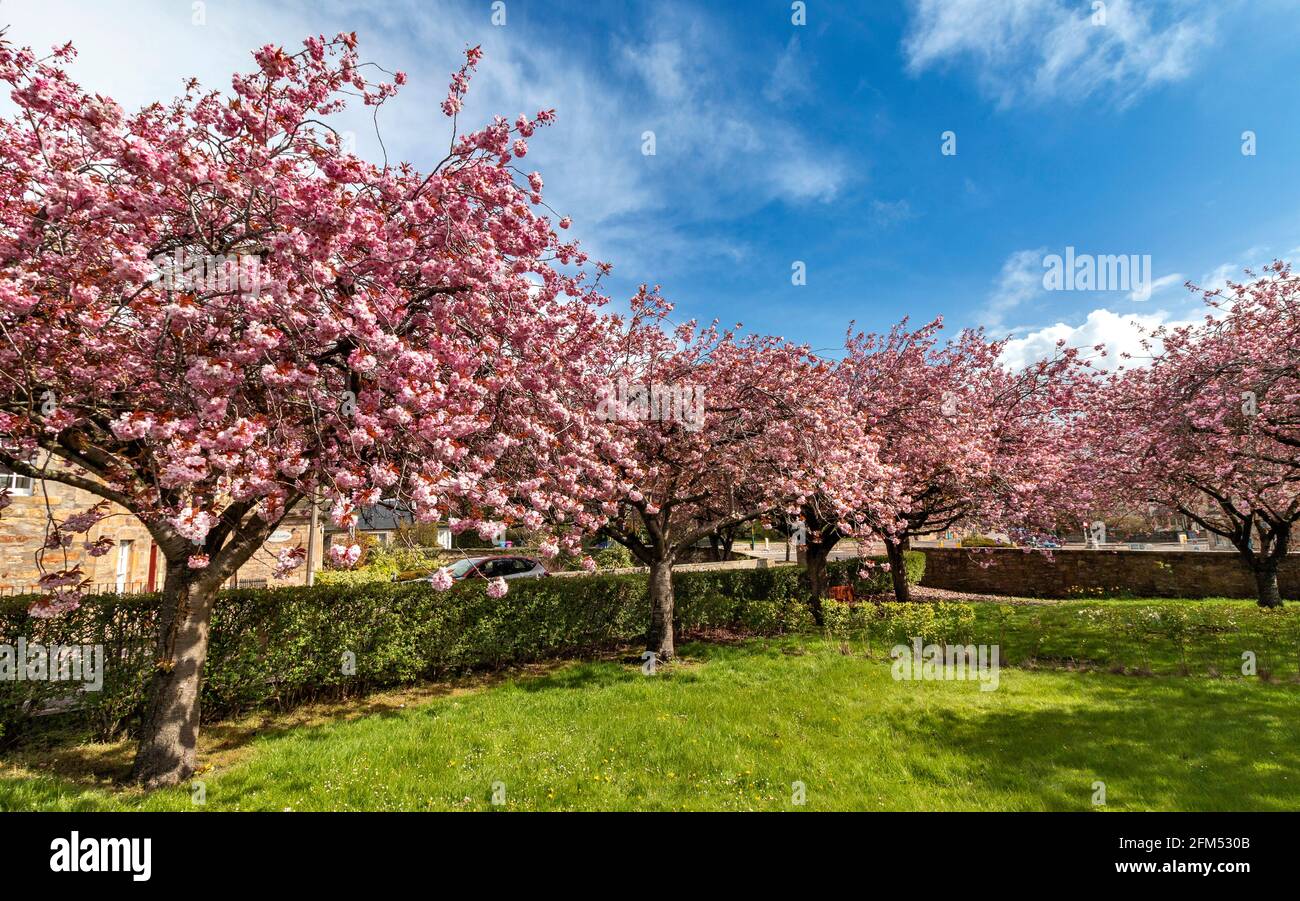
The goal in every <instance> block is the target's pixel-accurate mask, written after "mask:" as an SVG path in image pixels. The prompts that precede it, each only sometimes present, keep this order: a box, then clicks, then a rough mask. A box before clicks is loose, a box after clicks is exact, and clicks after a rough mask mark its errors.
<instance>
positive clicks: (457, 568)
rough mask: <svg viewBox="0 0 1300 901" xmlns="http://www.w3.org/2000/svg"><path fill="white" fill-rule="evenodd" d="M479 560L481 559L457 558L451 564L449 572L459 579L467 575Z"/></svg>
mask: <svg viewBox="0 0 1300 901" xmlns="http://www.w3.org/2000/svg"><path fill="white" fill-rule="evenodd" d="M481 562H482V561H480V560H457V561H456V562H455V563H453V564H452V565H451V567H450V570H449V572H450V573H451V575H452V578H455V579H460V578H463V577H465V576H467V575H469V574H470V572H471V571H472V570H473V569H474V568H475V567H476V566H478V564H479V563H481Z"/></svg>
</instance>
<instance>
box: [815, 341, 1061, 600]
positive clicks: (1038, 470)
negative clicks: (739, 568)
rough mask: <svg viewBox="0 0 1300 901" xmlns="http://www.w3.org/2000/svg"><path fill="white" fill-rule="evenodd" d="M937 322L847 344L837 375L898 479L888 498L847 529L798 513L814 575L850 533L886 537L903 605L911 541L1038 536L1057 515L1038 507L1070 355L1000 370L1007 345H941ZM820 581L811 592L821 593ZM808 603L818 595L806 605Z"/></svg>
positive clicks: (1057, 438)
mask: <svg viewBox="0 0 1300 901" xmlns="http://www.w3.org/2000/svg"><path fill="white" fill-rule="evenodd" d="M941 329H942V320H936V321H934V322H931V323H929V324H928V325H925V326H923V327H921V328H919V329H916V330H909V329H908V328H907V324H906V322H905V321H904V322H903V323H900V324H899V325H897V326H895V327H894V328H893V329H892V330H891V331H890V332H889V333H888V334H885V335H877V334H863V333H859V334H857V335H851V336H850V337H849V340H848V342H847V353H846V356H845V358H844V360H843V361H842V364H841V366H840V371H839V375H840V377H841V379H842V385H843V390H844V391H845V393H846V396H847V398H848V401H849V403H850V404H851V406H852V408H853V410H854V415H855V417H856V418H857V420H858V422H859V423H860V425H861V427H862V430H863V431H864V432H865V433H866V434H867V435H870V436H871V437H872V438H874V439H875V441H876V442H877V443H878V445H879V459H880V462H881V464H883V465H884V466H885V467H887V468H888V469H889V470H890V471H891V472H892V473H893V475H894V477H893V479H892V481H891V483H890V486H889V491H888V493H887V494H886V495H884V496H882V497H880V498H878V499H869V500H868V502H866V503H864V504H860V505H859V506H858V507H857V508H856V509H854V510H853V512H852V515H851V516H850V517H849V518H848V519H844V518H840V517H837V516H828V515H827V512H828V508H827V507H826V506H824V505H822V506H819V507H815V506H813V505H805V509H804V511H803V512H804V520H805V522H806V525H807V529H808V547H807V558H808V566H809V570H810V572H820V571H822V570H823V569H824V567H825V560H826V557H827V555H828V554H829V553H830V550H831V549H832V548H833V547H834V546H835V544H836V543H838V542H839V540H840V539H841V538H842V537H844V536H845V534H847V533H848V531H849V530H850V529H856V530H858V531H859V532H865V533H867V534H870V533H878V534H880V535H882V536H883V538H884V543H885V548H886V552H887V555H888V558H889V567H890V571H891V575H892V581H893V584H894V593H895V596H896V597H897V598H898V599H899V600H903V601H905V600H909V599H910V589H909V586H908V584H907V578H906V567H905V565H904V556H903V552H904V551H905V550H906V549H907V548H908V547H909V545H910V542H911V540H912V539H913V538H917V537H920V536H925V535H933V534H936V533H940V532H944V531H946V530H948V529H950V528H952V527H953V526H955V525H957V524H958V523H972V524H979V525H981V526H982V527H985V528H1011V527H1019V528H1040V527H1042V526H1044V525H1046V524H1048V523H1049V522H1050V521H1051V518H1052V517H1053V516H1054V511H1053V510H1052V508H1049V507H1048V505H1047V504H1045V503H1044V501H1043V499H1042V498H1043V496H1044V495H1045V493H1046V492H1048V491H1049V489H1050V483H1051V481H1052V480H1053V479H1054V478H1055V476H1056V473H1058V472H1059V471H1060V466H1059V464H1058V463H1055V462H1054V461H1057V460H1059V459H1061V457H1062V454H1063V449H1064V445H1063V441H1064V437H1065V433H1064V429H1063V423H1064V420H1063V419H1062V414H1063V413H1064V412H1065V411H1067V410H1068V409H1070V405H1071V403H1072V400H1071V398H1072V395H1073V390H1074V388H1073V383H1074V378H1073V375H1074V374H1076V373H1077V372H1079V371H1081V369H1082V368H1083V365H1084V364H1082V363H1081V362H1080V361H1079V354H1078V352H1077V351H1075V350H1066V349H1063V348H1062V349H1060V350H1059V352H1058V353H1057V354H1056V355H1055V356H1053V357H1052V358H1051V359H1047V360H1042V361H1039V362H1037V363H1035V364H1034V365H1032V366H1030V367H1028V368H1026V369H1024V370H1022V371H1020V372H1012V371H1010V370H1008V369H1006V368H1005V367H1003V366H1002V364H1001V362H1000V359H999V358H1000V356H1001V354H1002V351H1003V349H1004V347H1005V342H1000V341H990V340H988V339H987V338H985V336H984V335H983V334H982V333H981V332H978V331H970V330H967V331H963V332H962V333H961V334H960V335H958V336H957V337H956V338H955V339H953V340H951V341H948V342H942V341H941V339H940V332H941ZM823 581H824V580H820V579H818V580H815V581H814V585H815V587H816V589H817V591H820V589H821V588H822V585H823ZM814 597H816V592H815V593H814Z"/></svg>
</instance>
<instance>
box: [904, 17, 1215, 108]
mask: <svg viewBox="0 0 1300 901" xmlns="http://www.w3.org/2000/svg"><path fill="white" fill-rule="evenodd" d="M1160 12H1161V13H1162V14H1161V15H1159V16H1157V15H1156V14H1155V10H1151V9H1142V8H1139V6H1138V4H1136V3H1134V2H1132V0H1107V2H1106V4H1105V24H1094V13H1093V11H1092V5H1091V4H1090V3H1083V2H1078V3H1075V2H1067V0H912V2H911V14H912V15H911V24H910V27H909V30H908V32H907V35H906V36H905V38H904V41H903V49H904V52H905V53H906V56H907V62H908V68H909V70H910V71H911V72H913V73H914V74H919V73H921V72H924V71H926V70H927V69H930V68H932V67H943V66H947V65H951V64H954V63H957V62H959V61H962V62H966V63H969V65H970V66H971V67H972V68H973V69H974V72H975V75H976V77H977V79H978V81H979V84H980V86H981V88H982V89H983V90H984V91H985V92H986V93H988V94H989V95H991V96H992V97H994V98H996V99H997V100H998V101H999V103H1001V104H1003V105H1009V104H1011V103H1013V102H1015V101H1017V100H1020V99H1024V98H1028V99H1031V100H1036V101H1044V100H1051V99H1054V98H1058V97H1061V98H1067V99H1070V100H1073V101H1079V100H1083V99H1084V98H1087V97H1089V96H1092V95H1094V94H1106V95H1109V96H1112V97H1113V98H1114V99H1115V101H1116V102H1117V103H1119V104H1120V105H1123V104H1126V103H1129V102H1131V101H1132V100H1134V99H1135V98H1136V97H1138V96H1139V95H1141V94H1142V93H1143V92H1145V91H1147V90H1150V89H1151V88H1153V87H1155V86H1157V85H1160V84H1165V83H1170V82H1175V81H1179V80H1180V79H1183V78H1185V77H1187V75H1188V74H1190V73H1191V71H1192V68H1193V65H1194V63H1195V60H1196V57H1197V55H1198V53H1199V52H1200V51H1201V50H1203V49H1204V48H1205V47H1206V46H1208V45H1209V44H1210V43H1212V42H1213V39H1214V34H1215V19H1214V11H1213V8H1212V7H1211V6H1210V4H1209V3H1207V2H1193V0H1187V2H1184V3H1181V4H1179V5H1177V6H1175V7H1173V8H1172V9H1169V8H1167V7H1166V8H1163V9H1161V10H1160Z"/></svg>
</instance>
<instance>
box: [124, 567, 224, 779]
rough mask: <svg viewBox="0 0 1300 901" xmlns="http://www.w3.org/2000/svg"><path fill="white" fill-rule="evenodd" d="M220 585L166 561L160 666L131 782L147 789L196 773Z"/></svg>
mask: <svg viewBox="0 0 1300 901" xmlns="http://www.w3.org/2000/svg"><path fill="white" fill-rule="evenodd" d="M219 587H220V583H219V582H213V581H212V580H210V579H202V578H201V577H197V574H196V573H193V572H192V571H191V570H189V569H188V564H187V562H186V561H185V560H178V561H174V560H168V561H167V577H166V581H165V582H164V583H163V596H162V604H161V606H160V608H159V613H158V644H157V647H156V650H155V660H156V661H157V663H156V669H155V670H154V674H153V678H152V679H151V680H150V683H149V693H148V699H147V701H146V704H145V712H144V720H143V728H142V731H141V734H140V746H139V748H138V750H137V751H136V756H135V766H134V767H133V768H132V770H131V779H132V781H133V782H138V783H139V784H140V785H142V786H144V787H145V788H149V789H152V788H161V787H163V786H168V785H176V784H178V783H180V782H183V781H184V780H186V779H188V778H189V777H190V776H191V775H192V774H193V773H194V766H195V748H196V746H197V745H198V740H199V690H200V687H201V685H202V680H203V663H204V661H205V660H206V659H207V656H208V621H209V620H210V619H211V617H212V605H213V602H214V601H215V600H216V596H217V590H218V588H219Z"/></svg>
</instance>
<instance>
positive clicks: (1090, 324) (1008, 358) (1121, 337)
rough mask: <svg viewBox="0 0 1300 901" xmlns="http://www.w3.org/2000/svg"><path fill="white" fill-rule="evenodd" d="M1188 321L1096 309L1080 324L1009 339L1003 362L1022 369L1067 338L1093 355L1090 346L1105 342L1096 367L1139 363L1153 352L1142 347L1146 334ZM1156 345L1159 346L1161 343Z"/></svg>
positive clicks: (1157, 314)
mask: <svg viewBox="0 0 1300 901" xmlns="http://www.w3.org/2000/svg"><path fill="white" fill-rule="evenodd" d="M1185 324H1186V322H1184V321H1181V320H1175V319H1173V318H1172V317H1171V316H1170V314H1169V313H1168V312H1166V311H1164V310H1157V311H1155V312H1152V313H1148V314H1143V315H1135V314H1125V313H1115V312H1112V311H1110V310H1106V309H1099V310H1093V311H1092V312H1091V313H1089V314H1088V318H1087V319H1085V320H1084V321H1083V322H1082V323H1080V324H1079V325H1068V324H1066V323H1064V322H1058V323H1056V324H1055V325H1050V326H1048V327H1046V328H1041V329H1038V330H1036V331H1032V332H1030V333H1029V334H1027V335H1025V336H1024V337H1023V338H1013V339H1012V340H1010V341H1008V342H1007V347H1006V350H1004V351H1003V353H1002V363H1003V365H1005V366H1007V367H1008V368H1011V369H1021V368H1023V367H1025V366H1028V365H1029V364H1030V363H1033V362H1035V361H1036V360H1041V359H1044V358H1046V357H1050V356H1051V355H1052V354H1053V353H1054V352H1055V351H1056V346H1057V342H1058V341H1064V342H1065V344H1066V346H1067V347H1078V348H1081V349H1083V350H1085V351H1087V352H1088V353H1087V355H1088V356H1093V357H1095V356H1096V355H1095V354H1093V353H1091V348H1093V347H1094V346H1096V345H1098V344H1104V345H1105V346H1106V357H1105V359H1104V360H1097V361H1096V362H1094V364H1093V365H1094V366H1095V367H1097V368H1101V369H1115V368H1116V367H1118V366H1126V367H1134V366H1140V365H1142V364H1143V361H1144V360H1147V359H1149V358H1150V356H1151V353H1152V351H1151V350H1148V349H1146V348H1144V347H1143V346H1142V340H1143V336H1144V335H1145V334H1147V333H1149V332H1151V331H1152V330H1153V329H1155V328H1157V327H1159V326H1162V325H1168V326H1177V325H1185ZM1154 346H1155V348H1157V349H1158V347H1159V343H1158V342H1157V343H1156V344H1155V345H1154ZM1125 353H1128V354H1131V355H1132V359H1129V360H1126V359H1123V358H1122V356H1121V355H1122V354H1125Z"/></svg>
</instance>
